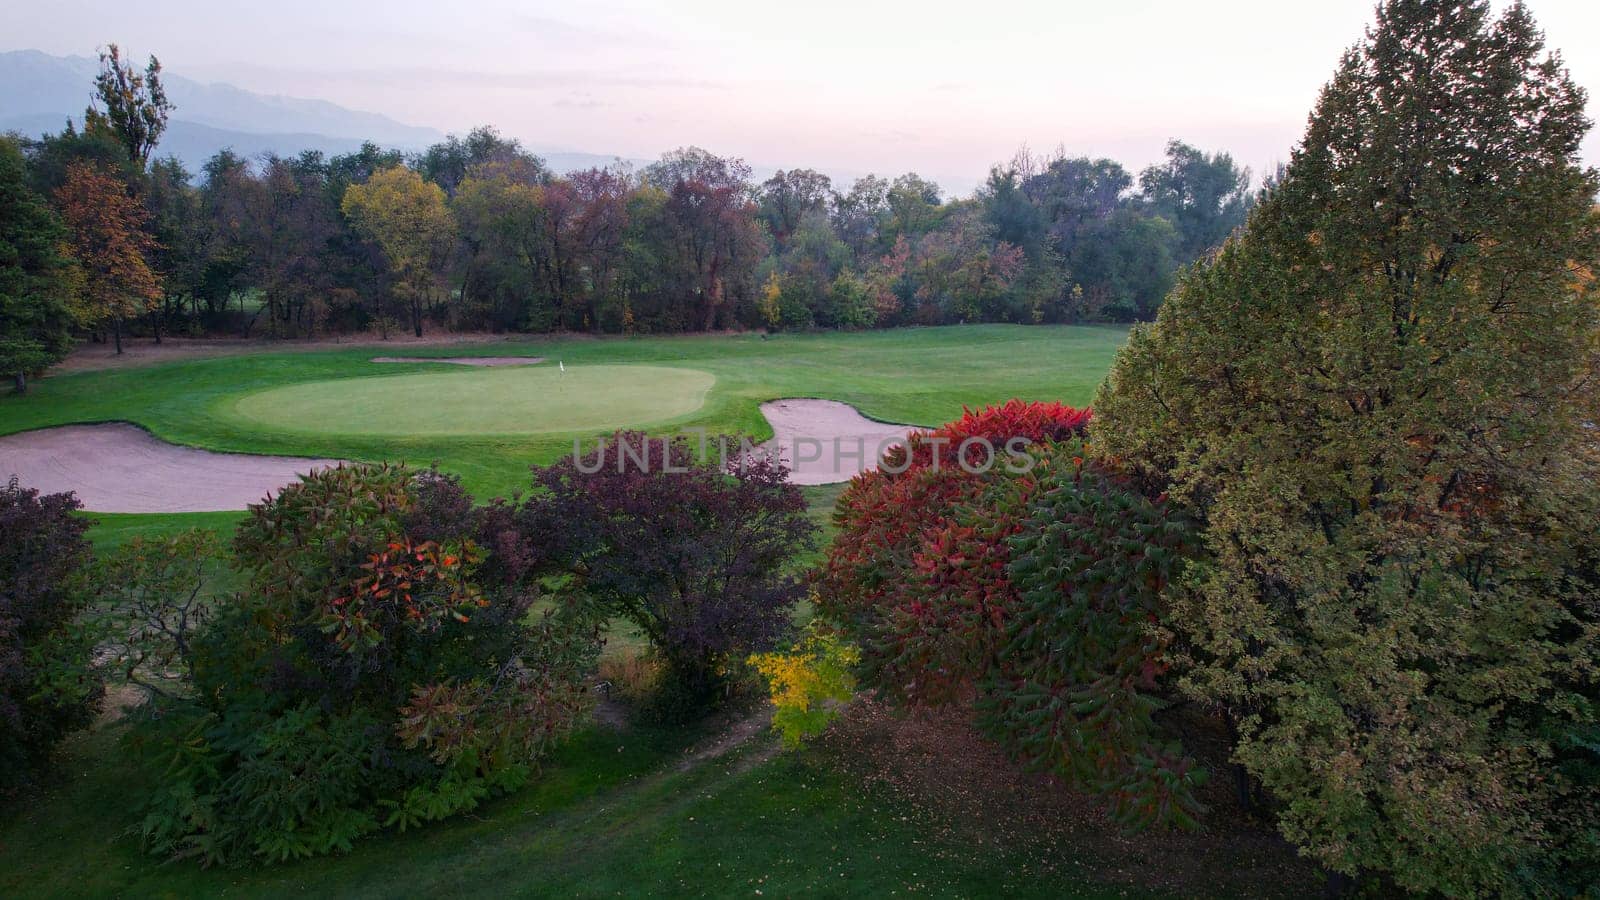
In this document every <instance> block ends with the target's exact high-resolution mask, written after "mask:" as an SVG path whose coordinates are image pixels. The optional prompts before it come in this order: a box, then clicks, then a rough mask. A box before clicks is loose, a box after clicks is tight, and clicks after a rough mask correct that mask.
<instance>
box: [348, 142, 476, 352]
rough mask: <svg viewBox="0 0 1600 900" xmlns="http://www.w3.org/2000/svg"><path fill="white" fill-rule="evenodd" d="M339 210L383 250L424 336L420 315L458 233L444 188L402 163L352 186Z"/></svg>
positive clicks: (413, 323) (413, 320)
mask: <svg viewBox="0 0 1600 900" xmlns="http://www.w3.org/2000/svg"><path fill="white" fill-rule="evenodd" d="M340 208H341V209H342V210H343V211H344V214H345V216H346V217H347V218H348V219H350V221H351V223H352V224H354V225H355V227H356V229H357V230H358V231H360V232H362V233H363V234H365V235H366V236H367V237H369V238H371V239H372V240H373V241H375V242H376V243H377V244H378V246H380V247H382V248H383V253H384V256H386V257H387V258H388V261H389V266H390V270H391V272H392V273H393V274H394V277H395V281H396V292H397V293H398V294H399V295H400V297H401V298H402V299H403V300H404V301H405V303H406V305H407V307H408V309H409V310H410V313H411V327H412V329H413V330H414V331H415V333H416V335H417V337H422V315H423V310H424V309H425V308H426V306H427V304H428V303H429V301H430V300H431V299H432V296H433V292H434V291H435V290H436V288H437V284H436V281H437V274H438V272H439V270H440V269H441V268H442V267H443V264H444V262H445V258H446V256H447V254H448V253H449V252H450V244H451V242H452V240H453V239H454V237H455V222H454V220H453V219H452V218H451V217H450V210H449V208H448V207H446V206H445V198H444V191H443V190H442V189H441V188H440V187H439V186H438V185H436V184H429V183H428V182H426V181H423V180H422V176H421V175H418V174H417V173H416V172H414V171H412V170H410V169H408V168H405V167H404V166H394V167H392V168H388V169H384V170H382V171H379V172H377V173H376V174H374V175H373V176H372V177H371V178H370V179H368V180H367V181H366V182H365V183H362V184H353V185H351V186H350V187H349V188H348V189H347V190H346V191H345V193H344V201H343V202H342V203H341V205H340Z"/></svg>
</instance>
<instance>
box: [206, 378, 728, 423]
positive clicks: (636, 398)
mask: <svg viewBox="0 0 1600 900" xmlns="http://www.w3.org/2000/svg"><path fill="white" fill-rule="evenodd" d="M715 382H716V377H715V376H713V375H711V374H710V373H709V372H702V371H699V370H696V369H675V368H666V367H663V366H572V367H569V368H567V369H566V371H562V370H561V369H559V368H556V367H516V368H486V369H481V370H469V371H455V372H427V373H423V374H415V375H394V376H387V377H380V378H346V379H333V380H327V381H312V382H307V383H304V384H296V385H290V386H288V387H280V388H273V389H271V390H266V391H260V392H258V393H253V394H247V395H245V396H244V397H241V398H240V399H239V400H238V401H237V402H235V403H234V404H233V408H232V410H231V412H232V414H233V416H235V417H237V418H238V419H241V420H243V421H245V422H248V423H252V424H256V425H260V426H263V427H265V428H269V429H273V430H281V431H297V432H304V433H309V434H346V435H361V436H378V435H439V436H447V435H496V434H500V435H520V434H555V433H562V432H588V431H596V430H604V429H612V428H623V427H630V426H641V425H651V424H655V423H660V422H665V421H669V420H671V419H674V418H677V417H679V416H684V415H688V414H689V413H692V412H694V411H696V410H698V409H699V408H700V407H701V406H702V405H704V403H705V398H706V392H707V391H708V390H710V389H711V386H712V384H713V383H715Z"/></svg>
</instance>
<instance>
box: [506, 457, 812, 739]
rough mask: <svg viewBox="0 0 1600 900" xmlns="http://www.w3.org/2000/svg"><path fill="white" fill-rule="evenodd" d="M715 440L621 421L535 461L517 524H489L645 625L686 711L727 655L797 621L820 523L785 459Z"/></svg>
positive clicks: (705, 692)
mask: <svg viewBox="0 0 1600 900" xmlns="http://www.w3.org/2000/svg"><path fill="white" fill-rule="evenodd" d="M707 446H708V452H707V453H706V454H705V455H704V456H702V454H701V452H700V448H698V447H696V446H694V445H693V444H691V443H690V442H689V441H687V440H685V439H683V438H677V439H662V438H648V437H646V436H645V435H644V434H642V433H639V432H619V433H617V434H616V435H614V436H612V437H611V439H609V440H608V441H605V442H602V444H601V445H600V447H599V449H597V450H595V451H593V452H591V453H590V454H588V455H587V456H585V457H583V458H582V459H566V460H563V461H561V462H559V463H556V464H554V465H551V466H547V467H544V468H542V469H538V470H536V472H535V475H534V486H533V490H532V492H531V493H530V494H529V496H528V497H527V499H526V500H524V501H523V502H522V504H521V505H520V506H519V507H517V508H516V509H515V510H505V509H502V510H500V512H502V513H506V512H509V519H510V520H511V526H512V527H511V528H509V529H507V528H506V527H505V526H504V525H491V526H490V530H491V531H493V532H494V534H493V535H491V536H490V539H491V540H495V541H498V542H499V543H500V544H502V545H504V546H505V547H506V550H507V555H508V558H515V559H522V560H524V561H525V562H524V571H525V572H526V573H529V574H533V575H542V576H544V577H546V578H550V577H553V576H554V577H559V579H560V581H559V582H557V584H558V588H559V589H560V590H561V591H562V592H563V593H565V594H572V595H582V596H585V597H588V598H590V599H592V600H594V601H596V602H598V603H599V604H600V605H601V606H602V607H603V608H605V609H607V610H608V611H610V612H611V613H612V614H615V615H620V616H623V617H626V618H627V619H628V620H629V621H631V622H632V623H633V624H635V625H636V626H638V628H639V630H640V631H642V632H643V633H644V634H645V635H646V636H647V637H648V638H649V640H650V643H651V646H652V647H653V648H654V650H655V651H656V652H657V653H659V654H660V655H661V658H662V662H663V663H664V664H665V667H666V676H667V680H666V684H665V685H664V687H666V688H667V689H669V690H673V691H678V692H681V693H680V696H679V697H678V700H679V701H681V702H682V703H683V704H686V705H687V709H686V710H685V711H690V710H694V709H699V708H702V707H703V705H704V703H705V702H706V701H708V700H709V699H710V698H711V697H712V695H713V693H714V691H715V690H716V689H717V688H718V687H720V686H721V685H722V683H723V675H724V673H725V670H726V667H727V664H728V663H729V662H730V661H732V662H738V661H740V660H742V659H743V658H744V657H745V656H746V655H747V654H749V653H751V652H753V651H761V650H768V649H771V648H772V647H773V646H774V645H775V642H776V641H777V640H778V639H779V638H780V637H782V636H783V634H784V632H785V631H786V630H787V629H788V628H789V625H790V621H791V613H792V611H793V608H794V605H795V603H796V602H797V601H798V600H799V598H800V596H801V594H802V592H803V590H804V585H803V584H802V583H801V581H800V579H799V578H798V577H796V575H795V574H794V573H793V572H792V571H791V566H792V562H793V560H794V557H795V555H796V554H798V553H800V552H803V551H804V550H805V549H806V548H807V547H808V546H809V545H810V541H811V537H812V534H813V532H814V526H812V524H811V522H810V520H809V519H807V518H806V503H805V498H804V497H803V496H802V495H801V493H800V491H799V490H798V489H797V488H795V487H794V486H792V485H790V484H788V483H787V482H786V480H785V479H786V474H787V473H786V470H785V469H784V468H783V467H782V466H781V465H779V464H777V463H776V462H774V461H772V460H769V459H767V458H765V457H760V456H756V457H749V458H741V457H738V456H737V455H736V452H735V451H736V450H737V448H738V446H739V444H738V442H737V439H721V440H719V439H709V440H708V442H707ZM719 447H721V448H725V449H726V451H727V458H726V464H725V465H724V457H723V453H722V452H719V450H718V448H719Z"/></svg>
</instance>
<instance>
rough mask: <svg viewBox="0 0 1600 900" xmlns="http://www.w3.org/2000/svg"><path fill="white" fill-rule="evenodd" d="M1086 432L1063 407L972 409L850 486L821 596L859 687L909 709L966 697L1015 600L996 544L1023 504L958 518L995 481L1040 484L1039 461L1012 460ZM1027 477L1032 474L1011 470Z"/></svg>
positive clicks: (1018, 404)
mask: <svg viewBox="0 0 1600 900" xmlns="http://www.w3.org/2000/svg"><path fill="white" fill-rule="evenodd" d="M1088 422H1089V412H1088V410H1081V409H1074V408H1072V407H1070V406H1066V405H1064V404H1061V403H1025V402H1023V401H1021V400H1012V401H1010V402H1008V403H1006V404H1004V405H1002V406H992V407H987V408H985V409H982V410H978V411H972V410H968V411H966V413H965V415H963V416H962V417H961V418H960V419H957V420H956V421H954V422H950V423H948V424H946V425H943V426H941V427H939V428H937V429H934V430H933V431H931V432H919V433H917V434H914V435H912V437H911V439H910V441H909V442H908V445H907V446H906V447H897V448H894V449H892V450H890V451H889V452H888V453H887V454H885V455H884V459H883V463H882V465H881V466H880V467H879V468H878V469H877V470H875V471H872V472H867V473H864V474H862V475H860V476H858V477H857V478H856V479H855V480H854V481H852V482H851V483H850V486H849V487H848V488H847V489H846V490H845V492H844V494H843V495H841V497H840V498H839V503H838V511H837V513H836V522H837V524H838V526H839V530H840V534H839V537H838V539H837V540H836V541H835V542H834V544H833V547H832V549H831V550H830V552H829V554H828V558H827V560H826V562H825V564H824V567H823V571H822V573H821V577H820V579H819V582H818V589H819V590H818V594H819V604H820V608H821V609H822V611H823V612H824V613H825V614H827V615H829V616H831V617H833V618H834V619H835V620H837V621H839V622H840V623H841V624H843V625H845V626H846V627H847V629H849V630H850V632H851V633H852V635H853V636H854V637H855V638H856V640H857V641H858V642H859V644H860V646H861V658H862V669H863V678H864V683H866V684H871V685H874V686H875V687H877V688H878V689H879V690H881V691H883V692H885V693H888V694H890V695H892V696H894V697H896V698H897V699H900V700H904V701H908V702H914V703H942V702H949V701H951V700H954V699H957V698H960V697H963V696H966V695H967V694H968V693H970V688H971V685H972V683H973V681H974V679H976V678H977V677H979V676H980V675H982V674H984V672H985V671H986V667H987V665H988V661H989V660H990V659H992V657H993V651H994V642H995V640H996V638H997V636H998V635H999V629H1000V627H1001V626H1002V625H1003V623H1004V621H1005V619H1006V615H1007V610H1008V609H1010V607H1011V606H1012V603H1013V600H1014V596H1015V594H1014V592H1013V591H1011V589H1010V587H1009V585H1008V583H1007V580H1006V578H1005V577H1004V574H1003V572H1004V568H1005V564H1006V560H1007V558H1008V551H1007V549H1006V547H1005V543H1004V542H1005V539H1006V538H1007V537H1009V535H1010V533H1011V530H1012V529H1014V528H1015V527H1016V523H1017V521H1018V520H1020V518H1021V515H1020V513H1021V511H1022V510H1023V509H1025V505H1018V506H1017V507H1016V508H1015V509H1014V510H1012V511H1010V512H1001V511H996V514H995V515H991V516H986V517H982V518H981V520H975V521H973V522H971V523H969V524H967V525H960V524H958V522H957V515H958V512H959V511H960V510H961V509H962V508H963V507H964V506H968V505H970V504H972V503H974V502H977V501H978V500H979V498H980V497H982V496H983V495H984V494H985V492H986V491H987V490H988V487H989V485H990V484H991V483H992V482H994V481H995V480H997V479H1010V480H1015V481H1016V483H1018V484H1019V485H1024V486H1031V485H1034V484H1036V483H1037V479H1038V477H1039V473H1038V471H1036V469H1037V461H1038V459H1039V458H1040V457H1038V456H1037V455H1034V454H1027V455H1024V456H1021V457H1018V456H1016V455H1015V452H1016V451H1018V450H1021V449H1022V448H1024V447H1025V446H1028V445H1039V444H1042V443H1045V442H1052V441H1060V440H1065V439H1067V438H1070V437H1073V436H1075V435H1079V434H1081V433H1082V432H1083V430H1084V429H1085V428H1086V427H1087V426H1088ZM1008 451H1011V452H1008ZM991 454H993V456H992V459H991V457H990V455H991ZM963 457H964V459H963ZM963 462H965V463H966V464H967V465H965V466H964V465H962V463H963ZM986 463H991V464H989V465H985V464H986ZM1024 467H1028V468H1030V469H1033V470H1030V471H1027V472H1018V471H1013V470H1014V469H1021V468H1024ZM1024 496H1025V495H1024Z"/></svg>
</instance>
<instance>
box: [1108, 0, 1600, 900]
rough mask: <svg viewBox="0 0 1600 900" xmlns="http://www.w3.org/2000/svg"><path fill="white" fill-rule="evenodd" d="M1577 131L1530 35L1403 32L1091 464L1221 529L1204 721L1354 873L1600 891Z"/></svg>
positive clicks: (1203, 581) (1214, 277) (1521, 24)
mask: <svg viewBox="0 0 1600 900" xmlns="http://www.w3.org/2000/svg"><path fill="white" fill-rule="evenodd" d="M1587 128H1588V123H1587V122H1586V121H1585V119H1584V116H1583V92H1582V90H1581V89H1579V88H1578V87H1577V86H1576V85H1575V84H1573V83H1572V82H1571V80H1570V79H1569V78H1568V77H1567V75H1566V73H1565V71H1564V70H1563V69H1562V68H1561V67H1560V64H1559V61H1558V60H1551V59H1548V58H1545V57H1544V56H1543V54H1542V49H1541V39H1540V36H1539V34H1538V32H1537V30H1536V29H1535V27H1534V25H1533V23H1532V21H1531V20H1530V18H1529V15H1528V12H1527V10H1526V9H1525V8H1524V7H1522V6H1520V5H1513V6H1511V7H1509V8H1508V9H1507V11H1506V12H1505V13H1504V14H1503V15H1502V16H1501V17H1500V18H1499V20H1498V21H1490V18H1489V5H1488V4H1487V3H1485V2H1465V3H1437V2H1427V0H1393V2H1389V3H1385V4H1384V5H1383V6H1382V8H1381V9H1380V12H1379V20H1378V25H1377V27H1376V28H1375V29H1374V30H1373V31H1372V32H1371V33H1370V35H1369V37H1368V39H1367V40H1366V41H1365V42H1364V44H1363V45H1362V46H1360V47H1359V48H1357V49H1356V50H1354V51H1352V52H1351V53H1350V54H1348V55H1347V57H1346V58H1345V60H1344V61H1343V63H1342V64H1341V66H1340V68H1339V70H1338V72H1337V73H1336V75H1335V76H1334V79H1333V81H1332V82H1331V83H1330V84H1329V85H1328V87H1327V88H1326V89H1325V90H1324V92H1323V94H1322V97H1321V100H1320V101H1319V103H1318V106H1317V109H1316V111H1315V112H1314V114H1313V116H1312V119H1311V122H1310V126H1309V129H1308V131H1307V133H1306V136H1305V140H1304V142H1303V143H1302V145H1301V147H1300V148H1299V149H1298V150H1297V151H1296V152H1295V154H1294V157H1293V160H1292V162H1291V163H1290V165H1289V167H1288V169H1287V171H1286V173H1285V174H1284V177H1283V180H1282V183H1281V184H1280V185H1279V186H1278V187H1276V188H1275V189H1274V190H1272V191H1271V192H1269V193H1268V195H1267V197H1266V199H1265V200H1264V201H1263V202H1262V204H1261V205H1260V206H1259V207H1258V208H1257V210H1256V211H1255V212H1254V214H1253V215H1252V216H1251V217H1250V220H1249V222H1248V224H1247V225H1246V227H1245V229H1244V230H1243V232H1242V233H1241V234H1240V235H1239V236H1238V237H1236V238H1235V239H1234V240H1233V241H1231V242H1230V243H1229V244H1228V245H1227V246H1226V247H1225V248H1224V249H1223V250H1222V251H1221V253H1220V254H1219V255H1218V256H1217V257H1216V258H1215V260H1213V261H1211V262H1210V263H1208V264H1206V265H1204V266H1202V267H1200V268H1199V269H1198V270H1196V271H1194V272H1192V273H1190V274H1188V275H1187V276H1186V277H1185V278H1184V279H1183V281H1182V282H1181V283H1180V285H1179V286H1178V288H1177V289H1176V290H1175V291H1174V292H1173V294H1172V295H1171V296H1170V297H1169V298H1168V300H1167V302H1166V304H1165V305H1164V306H1163V307H1162V310H1161V313H1160V317H1159V319H1158V320H1157V322H1156V323H1155V325H1154V326H1152V327H1150V328H1149V329H1146V330H1135V332H1134V333H1133V335H1132V337H1131V339H1130V341H1129V343H1128V345H1127V346H1126V347H1125V349H1124V350H1123V352H1122V354H1121V356H1120V357H1119V359H1118V361H1117V364H1116V366H1115V367H1114V369H1113V371H1112V373H1111V376H1110V378H1109V379H1108V381H1107V382H1106V385H1105V386H1104V387H1103V388H1102V392H1101V395H1100V397H1099V399H1097V401H1096V406H1095V409H1096V420H1095V426H1094V435H1095V440H1096V442H1097V443H1098V444H1099V445H1100V446H1101V447H1102V449H1104V450H1106V451H1108V452H1112V453H1116V454H1118V455H1119V456H1121V457H1123V458H1124V459H1126V460H1127V461H1128V462H1129V463H1130V464H1131V465H1133V466H1136V467H1138V468H1140V469H1141V470H1145V471H1154V472H1160V473H1163V475H1164V476H1165V477H1169V478H1170V479H1171V480H1172V493H1173V496H1174V497H1175V498H1176V499H1177V501H1178V502H1180V503H1181V504H1182V505H1183V506H1184V507H1185V508H1186V509H1188V510H1189V511H1191V512H1192V513H1193V514H1194V515H1196V516H1197V517H1198V518H1199V519H1200V520H1201V521H1202V523H1203V525H1204V527H1205V530H1206V545H1207V548H1208V549H1209V551H1210V557H1209V559H1208V560H1207V561H1206V562H1205V563H1204V564H1203V565H1200V566H1197V567H1195V569H1194V570H1193V571H1192V572H1191V573H1190V574H1189V575H1187V576H1185V577H1183V578H1181V579H1179V580H1178V581H1177V582H1175V583H1174V584H1173V586H1172V587H1171V589H1169V591H1168V596H1169V598H1170V602H1171V603H1172V604H1173V607H1174V610H1173V615H1172V617H1171V621H1172V622H1173V623H1174V627H1175V628H1176V629H1177V637H1178V639H1179V643H1180V644H1181V645H1182V647H1183V649H1184V651H1185V655H1186V657H1187V663H1188V667H1187V669H1188V670H1187V672H1186V673H1185V675H1184V682H1183V683H1184V686H1185V688H1186V690H1187V692H1188V693H1189V694H1190V695H1191V696H1192V697H1194V698H1197V699H1199V700H1202V701H1205V702H1207V703H1209V704H1212V705H1213V706H1214V707H1216V708H1220V709H1222V710H1224V711H1225V712H1226V713H1227V714H1228V715H1229V716H1230V718H1231V719H1232V721H1233V722H1234V723H1235V724H1236V725H1237V728H1238V731H1239V742H1238V745H1237V747H1236V749H1235V758H1236V759H1237V760H1238V761H1239V762H1240V763H1242V764H1243V765H1244V767H1245V768H1246V769H1247V770H1248V771H1249V773H1250V774H1251V775H1253V776H1254V777H1255V778H1256V779H1258V781H1259V784H1260V785H1262V786H1264V787H1265V788H1266V790H1267V791H1268V792H1269V793H1270V795H1271V796H1273V797H1274V798H1276V800H1277V801H1278V803H1280V804H1281V807H1280V808H1279V810H1278V817H1279V822H1280V825H1281V828H1282V830H1283V832H1284V834H1285V835H1287V836H1288V837H1289V838H1290V839H1291V840H1292V841H1294V842H1295V843H1296V844H1298V845H1299V846H1300V847H1301V848H1302V849H1303V850H1304V851H1306V852H1307V853H1308V854H1310V855H1312V856H1314V857H1315V858H1316V859H1318V860H1319V861H1321V862H1322V863H1323V864H1324V865H1326V866H1327V867H1329V868H1330V869H1332V870H1334V871H1337V872H1341V873H1345V874H1348V875H1353V876H1374V877H1378V878H1384V879H1389V880H1391V881H1392V882H1393V883H1395V884H1398V885H1399V886H1401V887H1404V888H1407V889H1410V890H1415V891H1422V892H1437V893H1441V894H1447V895H1466V894H1522V893H1527V894H1536V895H1549V894H1569V893H1583V892H1584V891H1586V890H1587V891H1589V892H1592V891H1593V889H1594V886H1595V884H1596V879H1597V876H1600V854H1597V852H1596V850H1597V840H1596V837H1597V834H1600V832H1597V829H1596V815H1597V813H1596V810H1597V809H1600V792H1597V782H1596V779H1595V776H1594V773H1595V761H1596V759H1597V754H1596V749H1595V744H1594V742H1593V740H1592V739H1593V736H1594V734H1595V733H1596V728H1597V722H1600V718H1597V716H1600V683H1597V678H1596V674H1595V673H1596V672H1597V671H1600V668H1597V667H1600V630H1597V629H1600V613H1597V606H1596V603H1597V598H1600V577H1597V571H1596V568H1595V564H1594V563H1595V559H1596V551H1597V548H1600V533H1597V531H1596V528H1597V523H1600V491H1597V489H1596V485H1597V484H1600V455H1597V453H1596V447H1595V436H1594V431H1593V429H1594V421H1595V420H1594V413H1595V409H1596V399H1595V398H1596V392H1595V387H1594V385H1595V378H1596V371H1595V356H1594V350H1595V347H1596V346H1597V340H1600V322H1597V311H1596V307H1595V304H1594V302H1593V299H1592V297H1586V296H1585V294H1584V284H1583V283H1582V279H1583V278H1584V277H1585V276H1584V274H1583V273H1584V272H1585V271H1586V270H1592V268H1593V264H1594V261H1595V260H1596V259H1597V258H1600V246H1597V235H1600V222H1597V221H1596V218H1595V215H1594V212H1593V206H1592V204H1593V201H1594V196H1595V192H1596V188H1597V187H1600V183H1597V176H1596V173H1595V171H1594V170H1593V169H1586V168H1583V167H1582V166H1581V165H1580V164H1579V162H1578V160H1577V158H1576V152H1577V147H1578V146H1579V142H1580V141H1581V139H1582V137H1583V135H1584V133H1585V131H1586V130H1587Z"/></svg>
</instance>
